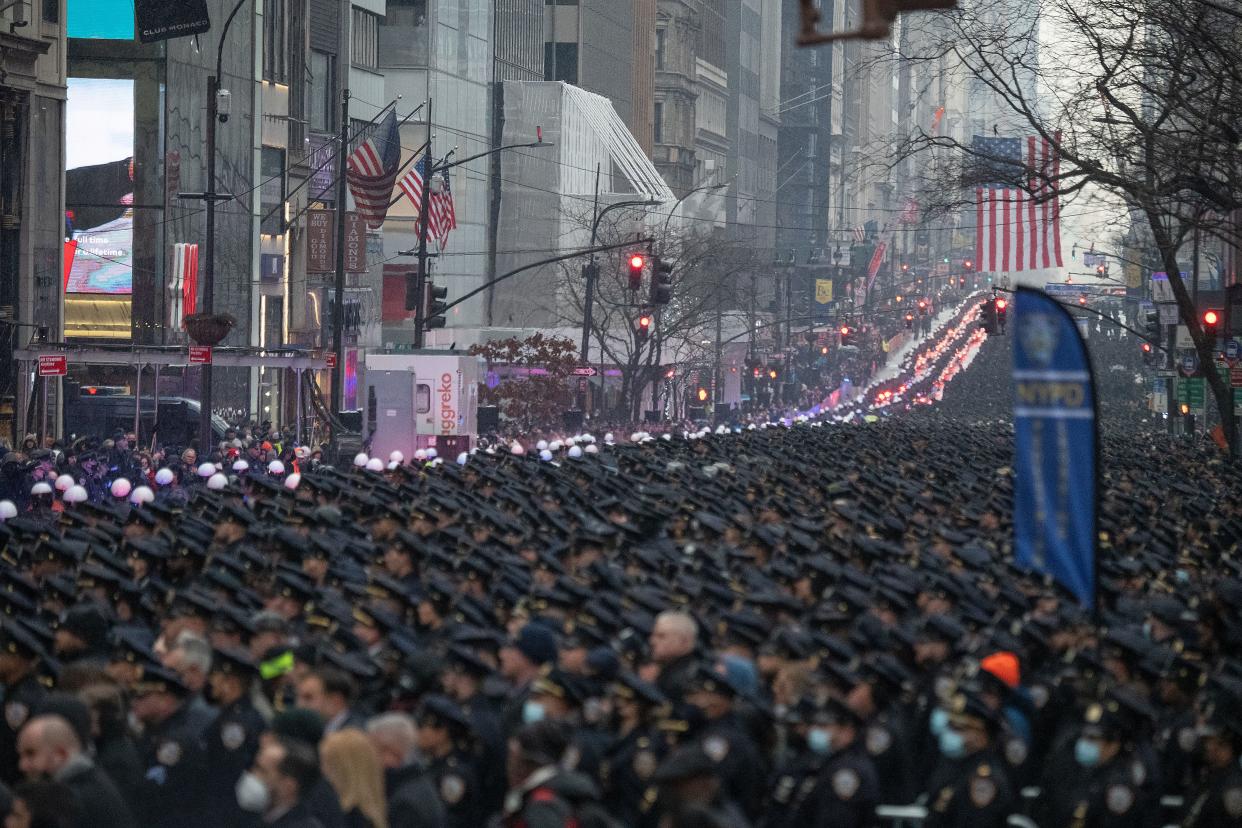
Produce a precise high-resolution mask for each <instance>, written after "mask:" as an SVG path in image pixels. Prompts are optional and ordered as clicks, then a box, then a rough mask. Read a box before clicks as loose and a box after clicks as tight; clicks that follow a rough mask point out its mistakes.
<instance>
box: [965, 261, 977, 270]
mask: <svg viewBox="0 0 1242 828" xmlns="http://www.w3.org/2000/svg"><path fill="white" fill-rule="evenodd" d="M974 266H975V263H974V262H972V261H971V260H970V259H967V260H966V261H964V262H962V267H964V268H966V270H967V271H969V270H970V269H971V268H972V267H974Z"/></svg>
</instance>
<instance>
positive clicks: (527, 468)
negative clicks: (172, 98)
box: [0, 435, 1242, 828]
mask: <svg viewBox="0 0 1242 828" xmlns="http://www.w3.org/2000/svg"><path fill="white" fill-rule="evenodd" d="M749 439H751V440H754V441H755V445H752V446H751V449H752V450H760V449H762V448H763V446H764V442H763V441H767V442H768V443H769V444H771V443H772V442H773V440H774V439H783V438H780V437H776V438H774V437H773V436H772V435H768V436H756V437H751V438H749ZM651 450H652V449H650V448H645V447H633V448H630V447H626V448H616V449H611V448H610V454H613V455H614V456H613V457H612V463H613V464H612V465H606V464H605V463H604V462H603V461H597V460H596V459H594V458H588V459H586V460H584V461H582V464H587V463H590V464H596V471H589V472H585V473H581V471H580V470H581V468H583V467H584V466H583V465H582V464H578V466H579V470H578V471H575V470H574V464H567V465H566V466H565V470H564V471H562V470H561V468H560V467H553V466H549V465H548V464H539V463H538V462H537V461H530V460H526V459H524V458H519V457H508V456H505V455H504V454H503V452H502V453H501V454H500V455H498V456H495V457H494V458H483V457H480V458H479V460H478V461H477V462H476V461H472V463H471V464H469V465H467V467H466V468H465V469H457V468H452V467H443V466H439V467H436V468H431V469H413V470H405V469H398V470H395V471H390V472H388V473H387V474H377V473H373V472H366V471H362V470H351V471H343V472H342V471H336V470H332V469H321V470H319V471H318V472H317V473H316V474H314V475H307V477H306V478H305V479H304V480H303V486H302V487H301V488H299V489H296V490H295V489H291V488H288V487H285V486H283V485H281V483H280V481H278V480H277V481H273V480H271V479H269V478H267V477H264V476H259V475H256V476H254V477H252V478H244V479H241V480H237V481H234V482H232V483H231V485H230V487H229V488H228V489H226V490H224V491H223V492H221V491H214V490H208V489H205V488H202V489H198V490H196V491H194V492H191V493H189V495H188V497H177V498H169V499H167V500H164V499H157V500H156V501H155V502H153V503H146V504H143V505H141V506H139V507H134V508H131V507H129V506H126V505H116V504H102V505H100V504H90V503H86V504H78V505H75V506H70V507H68V508H65V509H64V510H63V511H55V512H39V511H37V509H36V511H35V512H34V513H32V514H31V515H28V516H22V517H17V518H13V519H10V520H8V521H7V522H5V523H3V524H0V537H2V539H3V541H4V562H5V565H4V567H3V569H2V570H0V609H3V611H4V615H5V617H4V620H3V623H2V624H0V688H2V691H3V697H2V704H3V713H4V715H3V721H2V722H0V780H2V781H3V782H4V783H5V784H6V785H7V786H8V793H7V795H6V798H7V799H8V802H7V803H5V804H6V805H7V807H8V809H9V819H10V822H7V823H6V825H23V824H31V825H33V824H48V825H53V824H54V825H66V826H74V825H81V826H88V825H89V826H98V827H99V828H111V826H150V827H151V828H162V827H163V826H169V828H171V827H172V826H197V825H203V826H206V825H213V826H221V825H224V826H234V825H236V826H244V825H257V824H268V825H279V826H292V827H293V828H316V827H317V826H322V828H337V826H344V825H348V826H351V828H353V827H354V826H371V828H388V827H389V826H451V827H452V828H474V827H475V826H481V825H487V824H489V823H496V824H501V825H506V826H528V827H529V828H544V826H549V827H550V826H557V828H562V827H563V828H569V826H590V825H599V826H622V825H623V826H635V827H636V828H637V827H638V826H641V827H642V828H648V826H650V827H651V828H677V827H678V826H698V825H718V826H728V827H729V828H742V826H767V828H782V827H783V826H791V827H792V826H809V825H814V826H866V825H874V824H877V823H878V821H879V819H878V817H877V814H876V809H877V806H879V805H881V804H887V805H899V804H904V803H911V802H915V801H919V802H922V803H923V804H924V805H925V806H926V809H927V816H926V821H925V824H926V825H928V826H972V828H986V826H1000V825H1004V824H1005V823H1006V820H1007V818H1008V817H1009V816H1010V815H1011V814H1016V813H1024V814H1027V815H1028V816H1030V817H1032V818H1033V819H1034V820H1035V822H1036V823H1037V824H1038V825H1041V826H1123V825H1124V826H1159V825H1161V824H1163V823H1164V822H1165V821H1167V820H1168V819H1169V817H1170V815H1169V814H1167V813H1164V812H1162V809H1161V804H1160V801H1161V797H1162V796H1164V795H1167V794H1176V795H1179V796H1181V797H1182V807H1181V809H1180V811H1179V812H1178V813H1176V814H1175V815H1174V818H1176V819H1178V820H1180V821H1182V822H1183V824H1185V825H1188V826H1223V825H1239V824H1242V764H1240V757H1242V668H1240V662H1239V660H1238V658H1237V654H1236V651H1235V652H1233V653H1230V652H1228V649H1229V648H1228V646H1227V645H1226V644H1225V643H1224V642H1225V640H1226V639H1223V638H1221V637H1220V635H1219V633H1216V634H1213V633H1212V632H1211V629H1212V628H1213V626H1216V627H1218V628H1219V627H1221V625H1224V626H1225V627H1226V628H1229V629H1232V627H1230V626H1229V625H1236V623H1237V619H1238V618H1239V617H1242V616H1240V614H1239V613H1240V611H1242V582H1239V581H1238V580H1237V579H1236V577H1232V578H1226V579H1223V580H1221V581H1219V582H1218V583H1216V584H1215V586H1214V588H1213V589H1212V590H1211V591H1209V592H1208V593H1206V594H1203V595H1202V596H1198V595H1196V598H1195V600H1194V601H1193V603H1192V604H1187V603H1183V602H1182V601H1181V600H1179V599H1178V598H1177V597H1174V596H1171V595H1166V596H1163V597H1155V598H1150V597H1146V596H1145V595H1144V596H1143V597H1141V598H1140V597H1138V596H1140V595H1141V594H1142V592H1143V591H1142V590H1140V589H1138V588H1137V587H1138V585H1139V584H1140V583H1141V581H1142V579H1143V578H1144V577H1146V575H1145V573H1143V572H1141V571H1139V570H1138V569H1134V570H1133V571H1130V570H1126V569H1125V568H1123V569H1122V570H1121V571H1119V572H1117V573H1114V574H1115V575H1116V576H1117V577H1116V578H1112V579H1110V584H1111V588H1112V589H1113V590H1115V592H1116V593H1117V594H1116V595H1114V596H1112V598H1113V599H1114V600H1115V601H1129V600H1132V599H1133V600H1135V601H1139V602H1140V604H1139V605H1137V606H1129V607H1126V608H1125V613H1124V617H1126V618H1128V619H1130V620H1131V621H1137V620H1138V619H1142V623H1141V625H1138V624H1130V625H1120V626H1118V627H1116V628H1114V629H1107V630H1106V629H1104V628H1101V627H1100V626H1099V625H1098V624H1097V623H1095V621H1094V620H1093V619H1092V618H1090V617H1088V616H1087V615H1086V614H1084V613H1083V612H1082V611H1081V610H1079V609H1078V608H1077V607H1076V606H1075V605H1074V604H1073V602H1072V601H1070V600H1068V598H1067V596H1066V595H1065V594H1064V593H1062V592H1061V591H1060V590H1059V589H1058V588H1057V587H1056V586H1055V585H1053V584H1051V583H1050V582H1041V581H1039V580H1037V579H1035V578H1034V577H1032V576H1030V575H1027V574H1023V573H1020V572H1018V571H1017V570H1016V569H1012V568H1010V567H1008V566H1007V565H1006V564H1003V563H1000V562H998V561H997V560H996V559H995V558H994V557H991V556H989V554H988V553H987V551H986V550H985V549H984V548H982V547H980V546H978V545H976V544H973V543H972V542H970V539H969V538H968V537H967V536H965V535H963V534H961V533H960V532H958V531H956V530H953V529H949V528H942V529H933V530H931V531H930V533H929V539H928V540H929V546H928V548H929V551H928V553H927V556H926V558H925V560H924V561H923V562H922V563H919V564H918V565H917V568H916V567H915V566H914V565H911V564H910V563H908V561H909V556H907V555H906V554H905V553H904V552H903V550H902V547H901V546H900V545H898V544H897V543H894V542H893V541H891V540H887V539H886V538H885V532H886V529H885V526H886V524H885V521H884V520H883V519H880V518H878V517H877V516H875V515H871V514H868V513H867V512H866V511H865V509H860V508H858V507H857V506H856V505H854V504H853V503H852V502H851V501H850V499H849V498H848V497H845V498H843V499H841V500H839V501H837V503H838V505H837V506H835V507H834V511H833V513H832V515H831V517H830V518H829V520H828V522H827V524H819V525H812V524H811V523H810V522H807V521H805V520H803V521H799V520H798V519H797V518H791V520H790V524H789V527H790V528H789V529H788V530H787V531H783V532H778V531H776V530H775V529H772V528H770V527H771V525H772V524H771V522H767V523H765V522H763V521H760V522H756V523H755V524H753V525H752V526H751V527H750V528H749V531H743V527H742V525H741V524H740V522H738V521H736V520H734V519H733V518H729V517H722V516H721V515H719V514H712V513H709V512H705V511H702V510H690V509H687V510H684V511H682V510H678V511H675V512H674V513H672V514H665V515H662V518H663V519H664V520H665V521H666V533H665V534H664V535H663V536H662V537H661V538H659V539H657V540H656V541H655V542H651V540H650V539H644V532H645V531H646V529H645V528H644V527H645V525H647V524H646V520H647V518H649V517H650V514H649V513H648V512H647V510H648V509H649V508H650V501H647V500H642V499H637V500H635V501H634V502H633V503H631V502H629V501H628V500H626V499H625V498H617V497H612V498H603V499H601V500H600V501H599V502H598V503H597V504H596V505H595V507H594V509H593V511H592V513H591V514H589V515H588V514H586V513H585V512H583V511H580V510H578V509H577V508H576V507H575V508H574V509H571V508H570V504H572V503H574V498H573V496H572V495H570V494H569V490H570V489H572V488H574V487H576V486H577V487H580V486H582V485H585V484H586V483H587V482H589V480H590V479H591V478H592V476H593V475H595V474H596V473H597V472H598V469H605V470H606V471H607V473H608V474H610V475H617V474H620V475H621V476H622V478H624V477H625V475H626V473H627V472H628V473H630V474H631V475H633V479H634V481H646V482H650V479H651V475H650V474H649V470H650V469H651V468H654V467H656V466H657V465H659V464H652V463H651V462H650V457H649V456H647V457H644V455H643V452H650V451H651ZM629 452H632V453H633V454H632V455H629V460H630V462H627V460H626V457H627V453H629ZM480 466H481V467H482V468H479V467H480ZM644 469H645V470H648V471H643V470H644ZM580 473H581V474H582V476H581V479H578V477H576V475H578V474H580ZM515 484H521V486H522V491H524V492H528V493H529V494H527V495H526V498H527V499H528V501H529V502H532V503H538V504H539V507H540V508H541V509H543V510H544V514H545V515H550V516H553V520H552V523H553V524H555V525H556V526H558V527H560V528H561V529H562V530H564V531H563V532H562V533H560V534H557V535H545V534H542V530H539V529H537V528H535V527H533V526H532V527H529V530H528V529H527V528H524V527H523V526H522V525H521V522H520V517H521V516H522V515H523V511H522V509H520V508H514V509H512V510H508V511H506V510H501V509H495V508H490V507H487V508H481V509H480V510H479V511H477V512H474V513H472V514H473V517H474V520H470V521H462V522H459V518H460V516H461V515H463V514H469V513H467V512H464V511H462V510H461V505H462V502H461V500H454V498H461V497H463V496H468V497H469V498H471V499H472V500H474V499H477V501H475V502H484V503H495V502H498V501H497V498H498V496H499V498H500V500H503V499H504V498H505V497H507V496H509V495H512V494H513V493H514V491H515V490H516V486H515ZM865 485H866V482H865V481H863V482H862V483H858V484H857V486H856V487H855V488H854V490H853V491H855V492H857V491H859V488H858V487H862V486H865ZM850 491H851V486H850V484H848V483H847V484H844V485H843V486H842V487H840V488H839V489H838V491H837V492H836V493H837V494H838V495H848V494H849V492H850ZM753 494H755V493H754V492H750V493H748V497H749V496H750V495H753ZM411 503H412V504H413V505H410V504H411ZM752 504H753V508H754V510H755V511H756V512H757V513H759V514H762V513H763V512H764V511H765V510H771V509H773V508H774V507H771V506H767V505H765V504H763V503H760V502H756V501H752ZM841 504H845V505H841ZM929 508H930V506H929ZM983 522H984V523H986V522H987V519H986V516H985V520H984V521H983ZM888 527H889V528H890V529H891V528H892V525H891V521H890V522H889V523H888ZM813 532H820V533H822V534H821V536H820V539H817V538H815V537H814V536H813V535H812V534H810V533H813ZM854 532H858V534H857V535H854V534H853V533H854ZM847 533H848V534H847ZM845 538H848V541H845V544H846V548H847V550H848V551H845V552H843V553H842V554H841V555H839V556H834V557H830V556H828V555H825V554H823V553H821V552H820V551H819V549H820V543H821V539H822V542H824V543H831V542H841V541H842V539H845ZM712 549H717V550H721V551H722V552H723V553H724V554H723V555H717V554H715V553H711V552H709V550H712ZM679 556H681V557H679ZM696 558H697V563H696ZM889 559H893V560H904V561H907V563H906V564H904V565H903V566H901V567H897V568H887V567H885V566H874V567H873V568H871V569H870V570H869V571H868V570H867V566H868V563H869V562H870V563H871V564H875V563H876V562H878V561H880V560H889ZM916 560H917V558H916ZM928 561H930V562H931V563H930V564H929V563H928ZM1183 574H1185V573H1183V572H1182V571H1181V570H1178V575H1179V577H1180V576H1181V575H1183ZM1189 578H1190V575H1189V574H1186V579H1187V580H1189ZM1127 579H1129V580H1128V581H1127ZM968 585H971V586H973V587H974V588H975V589H977V590H979V592H978V594H975V593H972V592H971V591H970V590H969V589H968ZM987 606H993V607H994V608H995V610H996V611H994V612H992V613H988V612H987V611H986V610H985V609H984V608H986V607H987ZM1019 608H1020V609H1021V611H1020V612H1019V611H1017V610H1018V609H1019ZM1006 611H1008V614H1007V612H1006ZM1006 617H1009V618H1012V619H1014V620H1012V621H1005V622H1001V620H1000V619H1003V618H1006ZM369 762H370V763H377V764H375V765H374V767H375V772H374V774H373V777H374V778H371V779H369V780H368V779H366V778H363V777H364V776H365V774H366V770H365V769H366V768H367V767H369V766H370V765H369V764H368V763H369ZM1036 789H1037V790H1038V792H1039V793H1038V794H1035V793H1034V791H1035V790H1036ZM1024 790H1025V791H1027V793H1028V796H1026V797H1024V796H1023V795H1022V792H1023V791H1024ZM376 791H379V793H378V795H377V794H376ZM377 800H378V801H377ZM49 801H50V802H55V803H57V807H55V808H52V809H51V811H52V812H54V813H59V814H60V817H59V818H60V819H62V820H63V821H61V822H39V821H38V820H40V819H44V820H46V819H51V818H52V817H51V816H49V815H48V813H47V810H48V809H47V808H46V807H44V806H41V805H40V803H47V802H49ZM41 807H44V811H43V812H40V810H39V809H40V808H41ZM22 820H25V822H23V821H22Z"/></svg>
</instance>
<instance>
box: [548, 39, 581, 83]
mask: <svg viewBox="0 0 1242 828" xmlns="http://www.w3.org/2000/svg"><path fill="white" fill-rule="evenodd" d="M543 56H544V66H543V76H544V78H545V79H546V80H550V81H564V82H565V83H572V84H574V85H575V86H576V85H577V83H578V44H577V43H547V44H545V45H544V52H543Z"/></svg>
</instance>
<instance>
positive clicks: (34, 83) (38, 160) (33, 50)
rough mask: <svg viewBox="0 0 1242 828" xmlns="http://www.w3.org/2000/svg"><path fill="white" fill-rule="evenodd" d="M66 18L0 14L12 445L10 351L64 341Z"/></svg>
mask: <svg viewBox="0 0 1242 828" xmlns="http://www.w3.org/2000/svg"><path fill="white" fill-rule="evenodd" d="M64 14H65V9H64V6H63V4H60V3H41V4H24V3H18V4H11V3H10V4H7V6H6V7H5V9H4V10H3V11H0V328H2V329H3V333H4V336H3V337H2V338H0V429H2V431H0V439H2V440H4V441H5V442H7V443H9V444H10V445H16V444H17V442H18V441H19V440H20V438H21V436H22V434H23V433H24V432H25V427H26V422H27V418H26V414H27V411H26V407H27V406H26V401H27V397H26V395H24V394H20V393H18V389H19V388H21V387H24V386H23V383H22V380H23V378H22V377H20V376H19V370H18V366H17V365H15V364H14V362H13V357H12V352H13V349H14V346H15V345H19V344H22V343H25V342H27V341H30V340H31V339H34V338H36V337H38V336H40V335H41V333H40V332H41V331H44V330H45V331H46V336H47V337H48V338H49V339H51V340H53V341H58V340H59V339H60V338H61V334H62V325H61V322H62V320H61V314H60V307H61V301H60V300H61V296H62V283H61V273H62V272H63V270H62V268H63V262H64V259H63V256H64V250H63V249H64V241H65V214H64V189H63V186H62V183H61V182H62V176H61V169H62V167H61V163H62V161H61V159H62V158H63V154H64V117H65V86H66V83H65V66H66V38H65V17H64ZM51 402H52V403H53V404H54V402H55V401H54V400H52V401H51ZM52 410H55V409H54V407H53V409H52Z"/></svg>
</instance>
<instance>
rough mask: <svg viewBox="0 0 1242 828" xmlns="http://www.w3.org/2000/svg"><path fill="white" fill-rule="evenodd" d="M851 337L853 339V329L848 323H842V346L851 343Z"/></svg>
mask: <svg viewBox="0 0 1242 828" xmlns="http://www.w3.org/2000/svg"><path fill="white" fill-rule="evenodd" d="M853 339H854V331H853V330H852V329H851V328H850V326H849V325H842V326H841V345H842V346H845V345H850V344H852V342H853Z"/></svg>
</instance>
